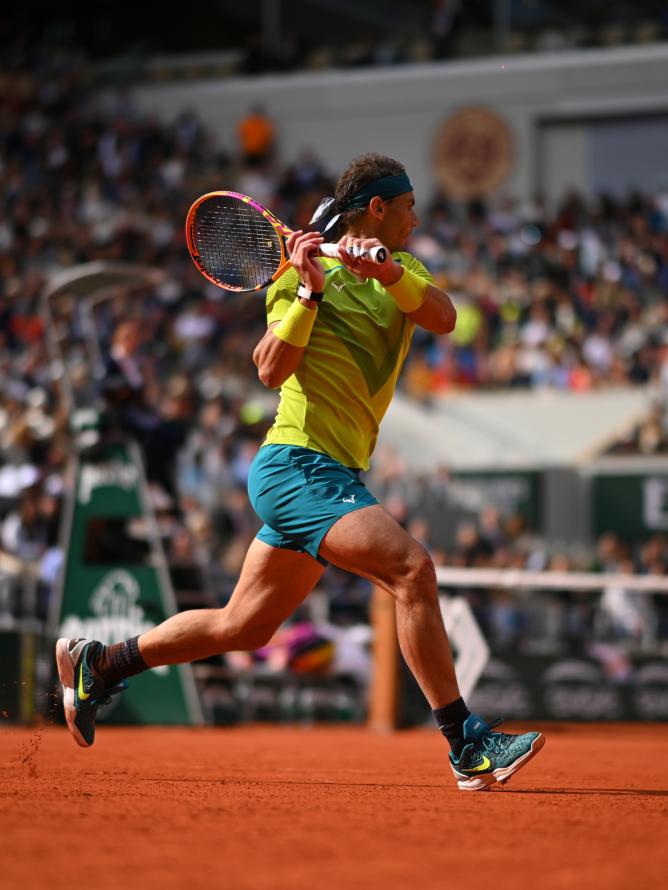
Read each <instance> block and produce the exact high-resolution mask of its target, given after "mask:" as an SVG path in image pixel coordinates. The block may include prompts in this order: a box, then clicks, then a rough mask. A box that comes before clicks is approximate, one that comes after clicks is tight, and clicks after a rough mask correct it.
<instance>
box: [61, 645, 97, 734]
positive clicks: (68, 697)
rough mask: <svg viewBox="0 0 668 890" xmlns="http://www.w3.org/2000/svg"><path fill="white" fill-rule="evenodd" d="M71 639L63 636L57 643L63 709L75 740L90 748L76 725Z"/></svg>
mask: <svg viewBox="0 0 668 890" xmlns="http://www.w3.org/2000/svg"><path fill="white" fill-rule="evenodd" d="M68 643H69V640H66V639H65V638H64V637H61V638H60V639H59V640H58V642H57V643H56V665H57V666H58V676H59V677H60V682H61V683H62V685H63V709H64V711H65V720H66V721H67V727H68V729H69V731H70V732H71V733H72V737H73V738H74V741H75V742H76V743H77V745H79V746H80V747H81V748H90V745H89V744H88V742H87V741H86V739H85V738H84V737H83V736H82V735H81V733H80V732H79V730H78V729H77V727H76V724H75V722H74V721H75V719H76V716H77V709H76V705H75V703H74V665H73V664H72V659H71V658H70V650H69V647H68Z"/></svg>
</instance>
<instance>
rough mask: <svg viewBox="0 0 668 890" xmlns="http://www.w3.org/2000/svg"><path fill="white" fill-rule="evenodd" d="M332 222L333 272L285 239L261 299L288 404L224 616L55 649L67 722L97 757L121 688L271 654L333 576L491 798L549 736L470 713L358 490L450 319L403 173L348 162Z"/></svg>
mask: <svg viewBox="0 0 668 890" xmlns="http://www.w3.org/2000/svg"><path fill="white" fill-rule="evenodd" d="M332 212H333V213H335V214H336V215H337V216H338V224H339V225H340V226H341V228H342V229H343V231H344V232H345V234H344V235H343V236H342V237H341V239H340V240H339V256H338V259H329V258H324V257H321V256H319V255H318V246H319V244H321V243H323V241H324V238H323V236H322V235H321V234H319V233H318V232H307V233H303V232H299V231H298V232H295V233H293V234H292V235H291V237H290V238H289V239H288V250H289V253H290V258H291V263H292V266H293V268H292V269H290V270H289V271H287V272H286V273H285V274H283V275H282V276H281V278H280V279H279V280H278V281H277V282H276V283H275V284H273V285H272V286H271V287H270V288H269V291H268V295H267V319H268V330H267V332H266V334H265V336H264V337H263V338H262V340H261V341H260V342H259V343H258V345H257V346H256V348H255V350H254V353H253V360H254V362H255V364H256V366H257V369H258V374H259V376H260V379H261V380H262V382H263V383H264V384H265V385H266V386H268V387H271V388H275V387H281V399H280V404H279V407H278V412H277V415H276V420H275V422H274V425H273V426H272V427H271V429H270V430H269V433H268V434H267V438H266V440H265V442H264V445H263V447H262V448H261V449H260V450H259V452H258V455H257V457H256V459H255V461H254V464H253V466H252V469H251V473H250V477H249V484H248V489H249V496H250V499H251V502H252V504H253V507H254V509H255V510H256V512H257V513H258V515H259V516H260V518H261V519H262V521H263V522H264V523H265V525H264V526H263V527H262V529H261V530H260V531H259V533H258V535H257V537H256V538H255V540H254V541H253V543H252V544H251V546H250V548H249V550H248V554H247V556H246V559H245V562H244V565H243V568H242V571H241V576H240V578H239V582H238V584H237V586H236V588H235V590H234V593H233V594H232V597H231V599H230V602H229V603H228V605H227V606H225V608H222V609H200V610H192V611H187V612H181V613H179V614H177V615H174V616H173V617H171V618H169V619H168V620H167V621H165V622H163V623H162V624H160V625H158V626H157V627H154V628H152V629H151V630H149V631H147V632H146V633H144V634H141V636H139V637H134V638H133V639H130V640H128V641H126V642H124V643H117V644H114V645H112V646H104V645H103V644H102V643H99V642H97V641H94V640H65V639H61V640H59V641H58V643H57V647H56V658H57V662H58V670H59V674H60V678H61V681H62V683H63V686H64V703H65V714H66V717H67V722H68V725H69V727H70V730H71V732H72V734H73V735H74V738H75V739H76V741H77V742H78V743H79V744H80V745H82V746H88V745H91V744H92V743H93V740H94V735H95V715H96V713H97V709H98V707H99V706H100V704H101V703H102V702H103V701H104V700H105V699H107V698H108V697H109V695H112V694H114V693H115V692H117V691H120V690H121V689H122V688H124V683H123V681H124V680H125V678H126V677H129V676H132V675H134V674H137V673H140V672H141V671H144V670H147V669H148V668H149V667H157V666H158V665H164V664H174V663H179V662H187V661H194V660H197V659H200V658H206V657H208V656H211V655H214V654H217V653H221V652H226V651H231V650H250V649H257V648H259V647H261V646H263V645H264V644H266V643H267V642H268V640H269V639H270V637H271V636H272V635H273V634H274V632H275V631H276V629H277V628H278V627H279V625H280V624H281V623H282V622H283V621H284V620H285V619H286V618H287V617H288V616H289V615H290V614H291V613H292V612H293V611H294V610H295V609H296V607H297V606H298V605H299V604H300V603H301V602H302V601H303V600H304V599H305V597H306V596H308V594H309V592H310V591H311V590H312V589H313V587H314V586H315V585H316V584H317V582H318V580H319V578H320V576H321V575H322V573H323V571H324V567H325V565H326V564H327V563H328V562H332V563H334V564H335V565H337V566H340V567H341V568H343V569H346V570H348V571H350V572H354V573H356V574H358V575H362V576H363V577H365V578H368V579H369V580H371V581H372V582H373V583H375V584H378V585H380V586H381V587H383V588H384V589H385V590H387V591H388V592H389V593H390V594H391V595H392V596H393V597H394V599H395V603H396V613H397V629H398V635H399V643H400V646H401V651H402V653H403V655H404V658H405V659H406V662H407V663H408V665H409V667H410V669H411V670H412V672H413V674H414V675H415V677H416V679H417V681H418V683H419V684H420V687H421V688H422V691H423V692H424V694H425V696H426V698H427V699H428V701H429V704H430V705H431V707H432V709H433V713H434V717H435V718H436V722H437V724H438V726H439V727H440V729H441V732H442V733H443V734H444V735H445V736H446V738H447V740H448V742H449V743H450V747H451V752H450V763H451V766H452V770H453V772H454V774H455V776H456V778H457V781H458V784H459V787H460V788H462V789H466V790H482V789H486V788H488V787H490V786H491V785H493V784H494V783H495V782H504V781H506V779H508V778H509V776H510V775H511V774H512V773H514V772H515V771H516V770H518V769H519V768H520V767H521V766H523V765H524V764H525V763H526V762H527V761H528V760H529V759H530V758H531V757H533V756H534V754H536V753H537V752H538V750H540V748H541V747H542V745H543V742H544V739H543V736H542V735H541V734H540V733H537V732H530V733H525V734H524V735H518V736H516V735H508V734H505V733H501V732H494V731H492V727H493V726H494V725H495V724H490V725H488V724H486V723H485V722H484V721H483V720H482V719H481V718H480V717H477V716H476V715H474V714H471V713H470V712H469V711H468V709H467V707H466V705H465V703H464V701H463V700H462V698H461V696H460V694H459V690H458V687H457V680H456V677H455V671H454V666H453V659H452V655H451V652H450V646H449V643H448V639H447V636H446V633H445V628H444V626H443V621H442V618H441V612H440V607H439V602H438V593H437V586H436V576H435V572H434V566H433V564H432V561H431V559H430V557H429V555H428V554H427V552H426V551H425V549H424V548H423V547H422V545H421V544H419V543H418V542H417V541H415V540H414V539H413V538H412V537H411V536H410V535H409V534H408V533H407V532H406V531H404V529H403V528H401V526H400V525H399V524H398V523H397V522H395V520H394V519H393V518H392V517H391V516H390V515H389V514H388V513H387V512H386V511H385V510H384V509H383V507H381V506H380V504H378V502H377V501H376V499H375V498H374V497H373V495H372V494H371V493H370V492H369V491H368V490H367V489H366V487H365V486H364V484H363V482H362V481H361V480H360V478H359V475H360V472H361V470H365V469H367V468H368V466H369V458H370V455H371V453H372V451H373V448H374V446H375V443H376V438H377V434H378V427H379V424H380V421H381V419H382V417H383V415H384V413H385V411H386V409H387V407H388V405H389V403H390V401H391V399H392V395H393V393H394V389H395V386H396V383H397V378H398V376H399V371H400V369H401V366H402V364H403V361H404V359H405V357H406V353H407V351H408V348H409V345H410V341H411V337H412V334H413V331H414V329H415V326H416V325H420V326H421V327H423V328H425V329H427V330H429V331H433V332H434V333H436V334H446V333H448V332H450V331H452V330H453V328H454V326H455V320H456V312H455V309H454V307H453V305H452V303H451V301H450V299H449V297H448V296H447V294H445V293H444V292H443V291H441V290H440V289H439V288H437V287H436V286H435V285H434V284H433V281H432V278H431V276H430V275H429V273H428V272H427V270H426V269H425V268H424V266H423V265H422V264H421V263H420V262H419V261H418V260H416V259H415V258H414V257H413V256H411V255H410V254H409V253H406V252H405V251H404V247H405V246H406V243H407V241H408V238H409V236H410V234H411V232H412V230H413V228H414V227H415V226H416V225H417V222H418V220H417V217H416V215H415V211H414V198H413V189H412V186H411V184H410V181H409V179H408V176H407V174H406V172H405V169H404V167H403V166H402V165H401V164H400V163H399V162H397V161H394V160H392V159H391V158H387V157H384V156H382V155H376V154H368V155H364V156H362V157H360V158H358V159H356V160H355V161H353V162H352V163H351V164H350V166H349V167H348V169H347V170H346V171H345V172H344V174H343V175H342V176H341V178H340V180H339V182H338V184H337V187H336V195H335V201H334V203H333V205H332ZM377 245H385V246H386V247H387V248H388V251H389V252H388V256H387V258H386V259H385V261H384V262H382V263H376V262H373V261H371V260H370V259H369V258H365V254H364V252H365V251H367V250H369V249H370V248H372V247H374V246H377ZM390 253H391V255H390ZM497 722H498V721H497Z"/></svg>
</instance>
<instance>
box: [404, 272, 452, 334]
mask: <svg viewBox="0 0 668 890" xmlns="http://www.w3.org/2000/svg"><path fill="white" fill-rule="evenodd" d="M408 317H409V318H410V319H411V321H414V322H415V324H417V325H419V326H420V327H421V328H425V330H427V331H432V332H433V333H434V334H449V333H450V332H451V331H454V329H455V324H456V322H457V310H456V309H455V307H454V306H453V304H452V300H451V299H450V297H449V296H448V295H447V294H446V293H445V291H442V290H440V289H439V288H438V287H436V286H435V285H433V284H430V285H429V287H428V288H427V294H426V297H425V301H424V303H423V304H422V305H421V306H420V307H419V308H418V309H416V310H415V311H414V312H410V313H408Z"/></svg>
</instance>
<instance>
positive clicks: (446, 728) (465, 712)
mask: <svg viewBox="0 0 668 890" xmlns="http://www.w3.org/2000/svg"><path fill="white" fill-rule="evenodd" d="M470 713H471V712H470V711H469V709H468V708H467V707H466V705H465V704H464V699H463V698H457V699H455V700H454V701H453V702H450V704H449V705H446V706H445V707H444V708H436V709H435V710H433V711H432V714H433V715H434V720H435V721H436V724H437V726H438V728H439V729H440V730H441V732H442V733H443V735H444V736H445V737H446V739H447V740H448V742H449V744H450V748H451V749H452V753H453V754H454V755H455V757H459V755H460V754H461V753H462V748H463V747H464V721H465V720H466V718H467V717H468V716H469V714H470Z"/></svg>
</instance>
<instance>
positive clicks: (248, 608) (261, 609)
mask: <svg viewBox="0 0 668 890" xmlns="http://www.w3.org/2000/svg"><path fill="white" fill-rule="evenodd" d="M323 571H324V568H323V566H322V565H321V564H320V563H319V562H317V561H316V560H315V559H313V557H312V556H309V555H308V554H307V553H299V552H297V551H295V550H284V549H282V548H279V547H271V546H270V545H269V544H265V543H264V541H259V540H258V539H257V538H255V539H254V540H253V542H252V544H251V545H250V547H249V548H248V553H247V554H246V559H245V560H244V564H243V567H242V569H241V574H240V576H239V581H238V583H237V585H236V587H235V588H234V592H233V593H232V596H231V597H230V601H229V603H228V604H227V606H226V607H225V610H224V611H225V613H226V621H227V622H228V623H230V622H231V623H233V624H234V625H235V626H238V627H247V626H248V625H252V626H258V625H263V626H265V625H266V626H271V625H273V626H275V627H278V626H279V625H280V624H281V622H283V621H285V619H286V618H288V616H289V615H291V614H292V612H294V610H295V609H296V608H297V606H299V605H300V603H302V602H303V600H304V599H305V598H306V597H307V596H308V595H309V593H310V592H311V590H312V589H313V588H314V587H315V585H316V584H317V583H318V580H319V579H320V576H321V575H322V573H323Z"/></svg>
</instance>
